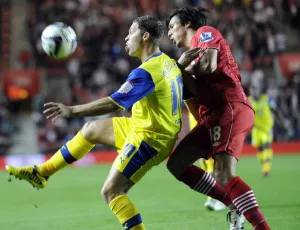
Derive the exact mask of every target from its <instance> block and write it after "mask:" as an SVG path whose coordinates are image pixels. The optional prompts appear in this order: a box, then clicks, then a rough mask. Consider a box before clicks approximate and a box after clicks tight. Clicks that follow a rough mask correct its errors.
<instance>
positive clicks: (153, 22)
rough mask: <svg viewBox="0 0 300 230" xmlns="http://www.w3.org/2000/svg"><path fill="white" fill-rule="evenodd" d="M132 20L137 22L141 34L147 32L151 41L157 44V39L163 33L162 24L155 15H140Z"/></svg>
mask: <svg viewBox="0 0 300 230" xmlns="http://www.w3.org/2000/svg"><path fill="white" fill-rule="evenodd" d="M133 22H137V23H138V25H139V29H140V30H141V32H142V34H144V33H145V32H148V33H149V34H150V38H151V40H152V42H153V43H155V44H156V45H158V43H159V40H160V39H161V38H162V36H163V35H164V29H163V24H162V22H161V21H159V20H158V19H157V18H156V17H153V16H148V15H146V16H141V17H138V18H136V19H135V20H134V21H133Z"/></svg>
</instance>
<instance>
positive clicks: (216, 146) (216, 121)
mask: <svg viewBox="0 0 300 230" xmlns="http://www.w3.org/2000/svg"><path fill="white" fill-rule="evenodd" d="M253 123H254V111H253V110H252V109H251V108H250V107H249V106H248V105H246V104H244V103H240V102H230V103H228V104H227V105H225V106H223V107H221V108H220V109H217V110H214V111H212V112H210V113H209V114H208V115H206V116H204V118H202V119H201V122H200V123H199V124H198V125H197V126H196V127H195V128H194V129H193V130H192V131H191V132H190V133H189V134H188V135H187V136H186V137H185V138H184V139H185V141H187V142H188V143H190V144H191V145H194V146H197V147H198V148H199V149H202V150H206V151H207V156H206V158H209V157H211V156H212V157H214V155H215V154H218V153H220V152H223V151H225V152H227V153H228V154H230V155H232V156H234V157H235V158H236V159H239V157H240V154H241V151H242V147H243V144H244V140H245V138H246V137H247V135H248V133H249V131H250V130H251V129H252V127H253ZM206 151H205V152H206Z"/></svg>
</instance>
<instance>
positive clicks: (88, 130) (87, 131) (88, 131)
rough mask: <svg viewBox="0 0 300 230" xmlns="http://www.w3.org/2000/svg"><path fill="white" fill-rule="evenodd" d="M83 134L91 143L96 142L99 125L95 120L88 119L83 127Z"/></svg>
mask: <svg viewBox="0 0 300 230" xmlns="http://www.w3.org/2000/svg"><path fill="white" fill-rule="evenodd" d="M81 131H82V135H83V136H84V137H85V138H86V139H87V140H88V141H89V142H91V143H96V139H97V126H96V124H95V123H94V122H93V121H88V122H87V123H85V124H84V126H83V128H82V130H81Z"/></svg>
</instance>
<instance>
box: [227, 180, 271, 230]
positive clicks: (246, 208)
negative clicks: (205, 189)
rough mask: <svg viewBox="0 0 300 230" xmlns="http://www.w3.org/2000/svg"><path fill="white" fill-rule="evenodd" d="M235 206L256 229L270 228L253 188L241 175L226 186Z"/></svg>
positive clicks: (267, 229) (265, 229)
mask: <svg viewBox="0 0 300 230" xmlns="http://www.w3.org/2000/svg"><path fill="white" fill-rule="evenodd" d="M224 190H225V191H226V192H227V194H228V196H229V197H230V199H231V200H232V203H233V204H234V205H235V207H236V208H237V209H238V210H239V211H240V212H241V213H242V214H243V215H244V216H245V217H246V219H247V220H248V221H249V222H250V223H251V224H252V226H253V227H254V229H255V230H270V227H269V225H268V223H267V221H266V220H265V218H264V216H263V214H262V212H261V211H260V209H259V207H258V204H257V202H256V198H255V196H254V193H253V191H252V190H251V188H250V187H249V186H248V185H247V184H246V183H245V182H244V181H242V179H241V178H239V177H234V178H232V179H231V180H230V181H229V182H228V183H227V184H226V186H225V187H224Z"/></svg>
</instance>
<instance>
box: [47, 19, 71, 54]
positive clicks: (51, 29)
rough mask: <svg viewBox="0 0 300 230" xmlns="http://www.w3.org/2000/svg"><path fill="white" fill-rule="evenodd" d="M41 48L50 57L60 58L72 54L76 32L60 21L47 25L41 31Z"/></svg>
mask: <svg viewBox="0 0 300 230" xmlns="http://www.w3.org/2000/svg"><path fill="white" fill-rule="evenodd" d="M41 39H42V47H43V50H44V51H45V52H46V54H47V55H49V56H50V57H52V58H55V59H62V58H67V57H69V56H70V55H72V54H73V53H74V52H75V50H76V47H77V40H76V33H75V31H74V30H73V29H72V27H70V26H68V25H66V24H65V23H62V22H56V23H53V24H51V25H49V26H47V27H46V28H45V29H44V30H43V33H42V37H41Z"/></svg>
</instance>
